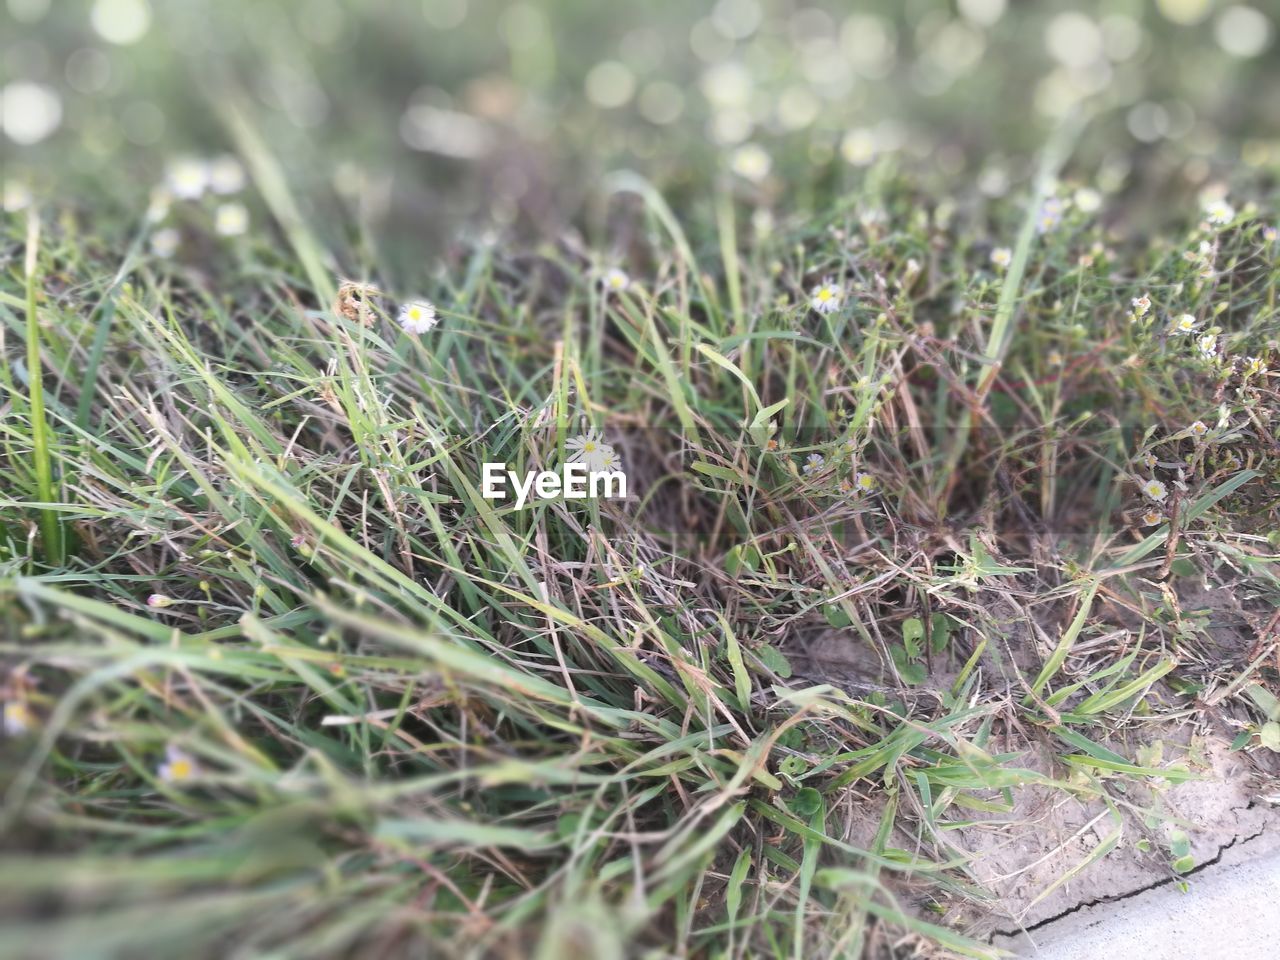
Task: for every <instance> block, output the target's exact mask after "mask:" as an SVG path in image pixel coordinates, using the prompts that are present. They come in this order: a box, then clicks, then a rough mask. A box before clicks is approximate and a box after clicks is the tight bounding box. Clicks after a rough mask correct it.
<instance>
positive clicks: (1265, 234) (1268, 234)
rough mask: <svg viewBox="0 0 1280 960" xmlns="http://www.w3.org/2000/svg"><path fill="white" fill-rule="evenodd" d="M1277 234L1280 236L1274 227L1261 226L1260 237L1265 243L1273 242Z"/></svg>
mask: <svg viewBox="0 0 1280 960" xmlns="http://www.w3.org/2000/svg"><path fill="white" fill-rule="evenodd" d="M1277 236H1280V233H1277V232H1276V228H1275V227H1263V228H1262V239H1263V240H1265V241H1266V242H1267V243H1275V242H1276V237H1277Z"/></svg>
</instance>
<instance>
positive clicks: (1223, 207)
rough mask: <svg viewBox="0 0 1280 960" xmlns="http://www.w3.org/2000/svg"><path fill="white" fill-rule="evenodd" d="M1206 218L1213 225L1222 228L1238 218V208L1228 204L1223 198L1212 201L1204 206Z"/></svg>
mask: <svg viewBox="0 0 1280 960" xmlns="http://www.w3.org/2000/svg"><path fill="white" fill-rule="evenodd" d="M1204 215H1205V218H1206V219H1207V220H1208V221H1209V222H1210V223H1213V224H1218V225H1219V226H1221V225H1222V224H1224V223H1230V222H1231V221H1232V220H1234V219H1235V218H1236V208H1235V207H1233V206H1231V204H1229V203H1227V201H1226V200H1225V199H1223V198H1221V197H1219V198H1218V199H1216V200H1210V201H1209V202H1208V203H1206V204H1205V205H1204Z"/></svg>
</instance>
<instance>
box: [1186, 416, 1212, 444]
mask: <svg viewBox="0 0 1280 960" xmlns="http://www.w3.org/2000/svg"><path fill="white" fill-rule="evenodd" d="M1187 429H1188V430H1190V431H1191V435H1192V436H1193V437H1195V438H1196V439H1200V438H1202V437H1204V436H1205V434H1207V433H1208V432H1209V428H1208V426H1206V425H1205V422H1204V421H1203V420H1197V421H1196V422H1195V423H1193V424H1191V426H1189V427H1187Z"/></svg>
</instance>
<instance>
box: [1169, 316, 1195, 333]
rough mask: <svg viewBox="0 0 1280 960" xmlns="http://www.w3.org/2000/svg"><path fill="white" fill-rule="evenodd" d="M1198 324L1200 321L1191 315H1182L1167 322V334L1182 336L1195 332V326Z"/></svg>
mask: <svg viewBox="0 0 1280 960" xmlns="http://www.w3.org/2000/svg"><path fill="white" fill-rule="evenodd" d="M1199 322H1200V321H1198V320H1197V319H1196V318H1195V317H1193V316H1192V315H1191V314H1189V313H1184V314H1182V315H1181V316H1178V317H1174V318H1173V320H1171V321H1170V322H1169V332H1170V333H1174V334H1177V335H1178V336H1182V335H1184V334H1188V333H1191V332H1192V331H1193V330H1195V328H1196V324H1197V323H1199Z"/></svg>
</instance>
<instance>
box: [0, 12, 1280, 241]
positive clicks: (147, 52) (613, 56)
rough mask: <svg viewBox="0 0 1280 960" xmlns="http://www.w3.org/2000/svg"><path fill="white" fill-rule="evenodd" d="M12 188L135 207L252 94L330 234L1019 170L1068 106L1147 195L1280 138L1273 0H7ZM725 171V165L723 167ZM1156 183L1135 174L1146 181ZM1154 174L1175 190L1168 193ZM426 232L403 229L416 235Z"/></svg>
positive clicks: (1223, 173) (950, 182)
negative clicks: (607, 198)
mask: <svg viewBox="0 0 1280 960" xmlns="http://www.w3.org/2000/svg"><path fill="white" fill-rule="evenodd" d="M2 15H3V17H4V28H3V36H4V57H3V66H2V67H0V70H2V71H3V75H2V77H0V79H2V80H3V83H4V85H5V86H4V97H3V107H4V128H5V132H6V137H5V140H4V144H3V146H4V177H5V185H6V207H7V208H8V209H10V210H11V211H12V210H16V209H18V208H19V207H20V206H22V204H23V203H24V202H25V200H26V197H27V196H28V195H34V196H36V197H37V198H45V197H49V198H56V199H57V200H58V201H60V202H65V201H71V202H73V203H76V204H80V205H89V206H92V207H94V208H95V209H99V210H100V209H102V208H103V207H104V206H106V207H108V208H111V209H118V210H120V211H121V212H124V213H129V212H133V213H137V214H140V213H141V211H142V210H143V209H145V204H146V198H147V196H148V192H149V191H150V190H151V188H152V187H153V186H154V185H155V184H156V183H157V182H159V181H160V180H161V178H162V176H163V171H164V168H165V165H166V163H167V162H169V161H171V160H172V159H173V158H175V157H178V156H183V155H188V154H192V155H199V156H208V155H216V154H218V153H221V152H223V151H226V150H228V149H233V147H234V143H233V140H232V138H231V137H230V136H229V133H228V128H227V125H226V114H227V111H228V110H229V109H235V110H238V111H241V112H243V113H244V114H245V115H246V116H248V117H249V118H250V119H251V122H252V124H253V125H254V127H255V128H256V129H257V130H258V131H259V132H260V133H261V134H262V137H263V139H264V140H265V142H266V143H267V144H268V145H269V147H270V150H271V152H272V153H273V154H274V155H275V156H276V157H277V158H278V159H279V161H280V163H281V165H282V167H283V169H284V170H285V171H286V172H287V175H288V178H289V181H290V184H291V185H292V186H293V188H294V190H295V192H296V193H297V194H298V195H300V196H302V197H304V198H306V200H307V212H308V214H309V215H310V217H311V219H312V220H313V221H314V222H315V223H317V224H318V225H319V226H320V227H321V229H322V230H323V231H324V232H325V233H326V234H332V233H334V232H341V230H342V226H341V225H343V224H347V225H350V224H351V223H357V224H359V225H360V228H361V229H363V230H365V231H368V232H371V233H373V234H376V235H378V236H379V237H380V238H382V240H383V242H384V243H388V244H389V247H390V249H391V250H392V251H393V254H392V255H393V256H395V257H397V258H401V257H416V256H419V255H420V254H427V253H431V252H435V251H438V250H439V249H440V247H441V245H442V244H445V243H447V242H448V241H449V240H450V239H452V238H455V237H457V236H458V235H459V232H460V231H465V230H466V229H468V228H469V227H470V226H471V225H482V226H485V227H495V226H496V227H498V228H503V229H505V228H508V227H513V228H515V229H517V230H527V231H531V232H533V233H536V234H542V235H548V236H559V235H562V234H563V233H564V231H565V228H566V227H567V226H569V225H572V224H574V223H582V222H583V220H584V219H585V220H589V219H590V218H589V216H585V217H584V214H589V211H590V206H591V203H592V200H593V198H594V197H595V196H597V195H598V192H599V185H600V178H601V176H602V175H603V174H605V173H607V172H609V171H611V170H616V169H623V168H628V169H634V170H637V171H639V172H641V173H642V174H643V175H645V176H646V177H648V178H650V179H651V180H652V181H653V182H654V183H655V185H656V186H657V187H658V188H659V189H660V190H662V191H663V192H664V193H665V194H666V195H667V196H668V198H669V199H670V200H671V201H672V202H673V205H675V206H676V207H677V210H678V211H680V209H681V207H685V208H690V207H694V206H696V205H697V204H698V201H699V198H700V197H701V196H703V195H705V194H706V193H707V192H708V191H709V188H710V187H711V186H713V185H714V184H716V183H717V182H726V181H727V182H733V183H735V185H738V186H740V187H741V188H742V189H745V190H750V191H755V197H754V199H755V201H756V202H757V203H758V204H759V206H760V207H761V208H763V209H778V210H787V211H800V212H804V211H807V210H813V209H821V208H822V207H824V206H825V205H828V204H829V203H830V202H831V201H832V199H833V198H837V197H839V196H841V195H842V192H843V191H844V190H845V189H847V188H848V187H849V185H850V184H853V183H856V182H857V181H858V178H860V177H862V176H865V175H866V173H867V171H868V170H873V169H875V166H876V164H877V163H880V162H884V163H892V164H895V165H899V166H903V167H911V168H914V169H917V170H918V171H920V174H921V176H922V177H924V178H926V182H929V181H928V178H934V179H935V180H936V182H937V183H938V184H940V185H941V186H942V187H943V188H945V190H946V191H947V192H948V193H956V192H957V191H958V189H959V185H964V187H965V188H966V189H967V188H968V187H970V186H972V187H973V188H974V189H975V191H976V195H978V196H981V195H986V196H998V195H1001V194H1003V193H1005V192H1007V191H1008V190H1010V189H1012V188H1016V187H1017V186H1018V185H1019V183H1021V182H1023V181H1025V179H1026V177H1027V176H1028V172H1029V170H1030V169H1031V163H1032V157H1033V155H1034V151H1035V150H1036V149H1037V148H1038V146H1039V145H1040V144H1042V143H1043V142H1044V139H1045V136H1046V134H1047V132H1048V130H1050V129H1051V128H1052V127H1053V126H1054V125H1055V124H1056V123H1057V122H1059V120H1060V118H1061V117H1063V116H1064V115H1065V114H1067V113H1068V112H1070V111H1072V110H1073V109H1074V110H1080V111H1081V112H1083V113H1085V114H1087V115H1088V116H1089V118H1090V119H1089V123H1088V126H1087V128H1086V131H1085V133H1084V136H1083V138H1082V141H1081V143H1080V144H1079V146H1078V148H1077V150H1076V152H1075V155H1074V159H1073V162H1072V165H1071V167H1070V168H1069V170H1070V173H1071V175H1072V176H1073V177H1075V178H1077V179H1079V180H1080V181H1081V182H1088V183H1091V184H1092V185H1094V186H1096V187H1098V188H1099V189H1100V190H1101V191H1102V192H1103V193H1104V194H1112V195H1115V196H1114V197H1113V200H1119V199H1121V198H1123V199H1124V200H1125V201H1126V203H1124V204H1121V205H1120V206H1123V207H1125V208H1126V209H1129V210H1131V211H1138V213H1136V214H1134V217H1135V218H1136V219H1135V223H1136V224H1137V226H1139V227H1142V226H1144V225H1150V224H1146V223H1145V221H1144V220H1143V219H1142V217H1144V216H1145V217H1150V216H1157V217H1158V216H1159V214H1160V211H1161V210H1162V209H1165V208H1166V203H1165V201H1166V200H1167V199H1168V198H1169V197H1170V195H1171V194H1176V193H1177V192H1178V191H1183V192H1194V191H1196V190H1199V189H1201V188H1202V187H1203V186H1204V185H1205V184H1207V183H1210V182H1213V181H1214V180H1215V178H1216V179H1221V178H1223V177H1235V178H1239V177H1240V176H1242V175H1248V176H1254V175H1256V176H1257V177H1260V178H1263V179H1264V180H1265V179H1266V178H1269V177H1270V176H1271V175H1272V174H1273V173H1274V172H1275V170H1276V169H1277V167H1278V165H1280V55H1278V54H1277V49H1278V47H1277V43H1276V39H1275V32H1276V28H1277V24H1278V23H1280V10H1277V8H1276V4H1275V3H1274V2H1273V0H1267V2H1258V0H1255V2H1254V3H1253V4H1252V5H1244V4H1237V3H1228V2H1222V0H1116V2H1048V0H1046V2H1006V0H905V2H859V3H846V4H840V3H834V2H828V3H808V2H779V0H717V2H705V3H702V2H654V3H645V4H639V3H617V2H598V0H595V2H589V0H542V2H534V0H523V2H505V0H403V2H376V3H375V2H368V0H296V2H281V0H220V2H194V0H3V14H2ZM722 178H723V179H722ZM1134 201H1137V202H1136V203H1135V202H1134ZM1144 201H1157V202H1144ZM406 241H408V242H406Z"/></svg>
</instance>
